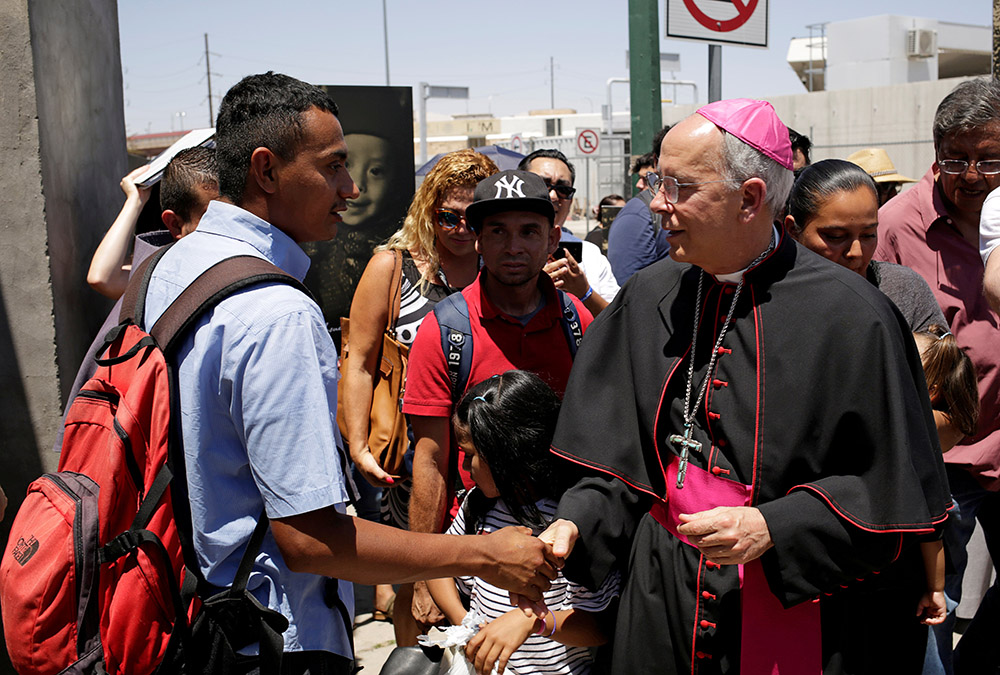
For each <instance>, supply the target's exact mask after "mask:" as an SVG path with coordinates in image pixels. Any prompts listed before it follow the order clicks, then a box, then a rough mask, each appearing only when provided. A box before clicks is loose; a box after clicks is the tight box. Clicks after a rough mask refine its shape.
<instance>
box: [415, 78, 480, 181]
mask: <svg viewBox="0 0 1000 675" xmlns="http://www.w3.org/2000/svg"><path fill="white" fill-rule="evenodd" d="M418 97H419V98H420V163H421V164H425V163H426V162H427V99H429V98H469V88H468V87H435V86H432V85H429V84H427V83H426V82H421V83H420V85H419V94H418Z"/></svg>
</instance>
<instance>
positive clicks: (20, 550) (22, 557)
mask: <svg viewBox="0 0 1000 675" xmlns="http://www.w3.org/2000/svg"><path fill="white" fill-rule="evenodd" d="M37 552H38V540H37V539H35V538H34V537H29V538H28V540H27V541H25V539H24V537H21V538H19V539H18V540H17V544H15V545H14V549H13V550H12V551H11V552H10V554H11V555H12V556H14V560H16V561H17V563H18V564H19V565H20V566H21V567H24V566H25V565H26V564H27V563H28V561H29V560H31V558H32V556H34V555H35V553H37Z"/></svg>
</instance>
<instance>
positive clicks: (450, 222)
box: [434, 209, 468, 230]
mask: <svg viewBox="0 0 1000 675" xmlns="http://www.w3.org/2000/svg"><path fill="white" fill-rule="evenodd" d="M434 218H435V219H436V220H437V224H438V225H440V226H441V228H442V229H445V230H454V229H455V228H456V227H458V226H459V225H461V224H462V223H466V224H468V221H467V220H466V219H465V216H463V215H462V214H461V213H455V212H454V211H452V210H451V209H434Z"/></svg>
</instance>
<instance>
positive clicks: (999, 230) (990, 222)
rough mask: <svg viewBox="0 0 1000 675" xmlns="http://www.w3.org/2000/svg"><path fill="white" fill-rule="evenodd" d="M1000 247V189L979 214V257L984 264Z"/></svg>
mask: <svg viewBox="0 0 1000 675" xmlns="http://www.w3.org/2000/svg"><path fill="white" fill-rule="evenodd" d="M998 245H1000V187H998V188H997V189H996V190H993V192H991V193H990V194H989V195H987V197H986V201H984V202H983V210H982V211H981V212H980V214H979V255H981V256H982V257H983V264H984V265H985V264H986V259H987V258H989V257H990V253H991V252H992V251H993V249H994V248H996V247H997V246H998Z"/></svg>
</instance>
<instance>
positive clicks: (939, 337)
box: [934, 331, 954, 340]
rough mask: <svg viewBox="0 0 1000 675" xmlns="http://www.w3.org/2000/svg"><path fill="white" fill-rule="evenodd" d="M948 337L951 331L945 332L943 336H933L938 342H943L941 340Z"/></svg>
mask: <svg viewBox="0 0 1000 675" xmlns="http://www.w3.org/2000/svg"><path fill="white" fill-rule="evenodd" d="M949 335H951V331H948V332H947V333H945V334H944V335H935V336H934V337H936V338H937V339H938V340H943V339H945V338H946V337H948V336H949ZM952 337H954V336H952Z"/></svg>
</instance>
